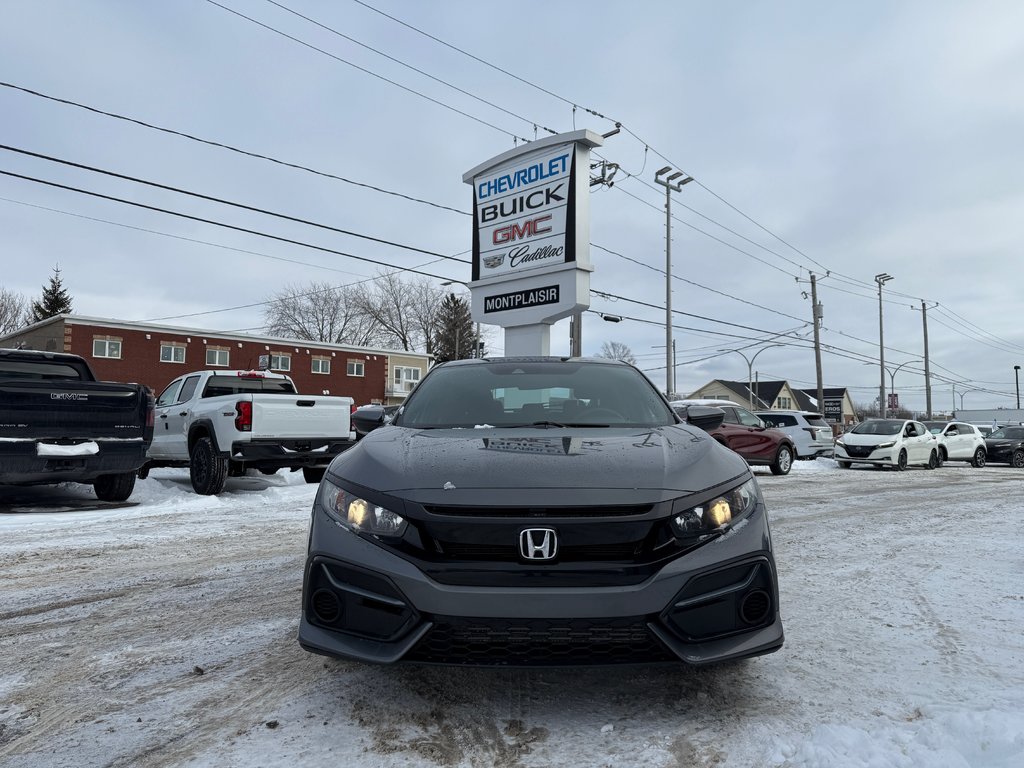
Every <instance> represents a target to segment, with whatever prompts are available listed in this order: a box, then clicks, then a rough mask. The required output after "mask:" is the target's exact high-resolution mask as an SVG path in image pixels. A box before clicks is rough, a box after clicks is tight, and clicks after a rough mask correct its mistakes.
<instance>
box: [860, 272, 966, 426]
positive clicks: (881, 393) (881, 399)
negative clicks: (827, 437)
mask: <svg viewBox="0 0 1024 768" xmlns="http://www.w3.org/2000/svg"><path fill="white" fill-rule="evenodd" d="M892 279H893V276H892V275H890V274H888V273H886V272H882V273H880V274H877V275H875V282H876V283H878V411H879V413H880V414H881V416H882V418H883V419H884V418H885V417H886V416H887V415H888V414H887V413H886V406H885V337H884V335H883V333H882V286H883V285H885V284H886V283H887V282H889V281H890V280H892ZM954 405H955V403H954Z"/></svg>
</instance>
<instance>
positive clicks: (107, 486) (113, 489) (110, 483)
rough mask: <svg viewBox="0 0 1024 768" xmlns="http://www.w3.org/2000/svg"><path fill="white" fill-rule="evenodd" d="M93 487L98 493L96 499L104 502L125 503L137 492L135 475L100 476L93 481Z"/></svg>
mask: <svg viewBox="0 0 1024 768" xmlns="http://www.w3.org/2000/svg"><path fill="white" fill-rule="evenodd" d="M92 487H93V490H95V491H96V497H97V498H99V499H100V500H102V501H124V500H125V499H127V498H128V497H129V496H131V495H132V491H134V490H135V473H134V472H119V473H118V474H116V475H100V476H99V477H97V478H96V479H95V480H94V481H93V484H92Z"/></svg>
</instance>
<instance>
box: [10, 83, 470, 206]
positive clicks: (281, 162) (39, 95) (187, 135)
mask: <svg viewBox="0 0 1024 768" xmlns="http://www.w3.org/2000/svg"><path fill="white" fill-rule="evenodd" d="M0 87H4V88H10V89H12V90H15V91H20V92H21V93H24V94H27V95H29V96H36V97H37V98H40V99H46V100H47V101H52V102H54V103H57V104H64V105H66V106H70V107H75V108H77V109H83V110H85V111H87V112H92V113H94V114H97V115H102V116H104V117H109V118H113V119H114V120H121V121H124V122H126V123H132V124H134V125H138V126H140V127H142V128H148V129H150V130H153V131H159V132H161V133H166V134H168V135H171V136H178V137H179V138H183V139H188V140H189V141H195V142H198V143H200V144H206V145H207V146H210V147H217V148H218V149H225V150H227V151H229V152H234V153H236V154H239V155H244V156H246V157H252V158H255V159H257V160H265V161H267V162H269V163H275V164H276V165H280V166H283V167H285V168H293V169H295V170H298V171H304V172H306V173H312V174H314V175H316V176H322V177H323V178H326V179H333V180H334V181H341V182H344V183H345V184H351V185H352V186H356V187H362V188H364V189H370V190H373V191H374V192H379V193H381V194H384V195H391V196H392V197H398V198H401V199H403V200H408V201H409V202H413V203H419V204H421V205H429V206H431V207H432V208H438V209H440V210H444V211H451V212H452V213H458V214H460V215H462V216H470V215H471V214H469V213H467V212H466V211H462V210H459V209H458V208H452V207H450V206H447V205H442V204H441V203H434V202H431V201H429V200H423V199H421V198H418V197H412V196H411V195H406V194H403V193H401V192H395V191H393V190H390V189H384V188H383V187H377V186H374V185H373V184H366V183H365V182H361V181H354V180H352V179H348V178H345V177H344V176H338V175H337V174H333V173H328V172H327V171H320V170H317V169H316V168H311V167H309V166H307V165H300V164H299V163H292V162H289V161H287V160H281V159H279V158H276V157H271V156H270V155H265V154H261V153H259V152H253V151H250V150H247V149H240V148H239V147H235V146H232V145H231V144H225V143H223V142H220V141H214V140H212V139H204V138H202V137H201V136H196V135H194V134H191V133H185V132H184V131H179V130H175V129H174V128H167V127H164V126H160V125H156V124H154V123H148V122H146V121H144V120H140V119H138V118H135V117H127V116H125V115H120V114H118V113H116V112H109V111H107V110H103V109H99V108H97V107H91V106H89V105H88V104H81V103H79V102H77V101H70V100H69V99H62V98H58V97H56V96H50V95H48V94H45V93H41V92H39V91H34V90H32V89H31V88H25V87H24V86H20V85H14V84H13V83H7V82H3V81H0Z"/></svg>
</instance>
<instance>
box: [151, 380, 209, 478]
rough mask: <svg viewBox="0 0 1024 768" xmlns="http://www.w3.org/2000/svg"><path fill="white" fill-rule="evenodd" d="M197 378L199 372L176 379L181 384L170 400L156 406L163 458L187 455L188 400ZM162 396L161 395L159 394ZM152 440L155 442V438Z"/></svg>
mask: <svg viewBox="0 0 1024 768" xmlns="http://www.w3.org/2000/svg"><path fill="white" fill-rule="evenodd" d="M199 379H200V376H199V374H195V375H193V376H185V377H184V378H182V379H180V380H178V381H180V385H181V386H180V387H177V388H176V389H175V391H174V392H173V393H172V397H171V398H169V399H171V400H172V401H171V402H168V403H166V404H165V405H164V406H163V407H162V408H160V407H158V408H157V411H156V430H157V434H159V435H160V442H161V443H162V445H163V447H162V452H161V454H160V455H161V456H162V457H163V458H166V459H184V458H187V457H188V433H187V432H186V428H187V426H188V415H189V409H188V402H189V401H190V400H191V399H192V396H193V395H194V394H195V392H196V386H197V385H198V384H199ZM168 389H170V387H168ZM164 392H167V390H164ZM162 397H163V395H161V398H162ZM158 404H159V401H158ZM153 442H154V443H155V442H156V440H154V441H153Z"/></svg>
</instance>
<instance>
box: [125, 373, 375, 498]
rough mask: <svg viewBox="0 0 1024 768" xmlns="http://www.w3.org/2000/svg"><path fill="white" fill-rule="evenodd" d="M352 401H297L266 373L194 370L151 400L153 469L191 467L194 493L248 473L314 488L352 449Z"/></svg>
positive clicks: (290, 387)
mask: <svg viewBox="0 0 1024 768" xmlns="http://www.w3.org/2000/svg"><path fill="white" fill-rule="evenodd" d="M353 403H354V401H353V400H352V398H351V397H327V396H321V395H300V394H298V393H297V392H296V391H295V383H294V382H293V381H292V380H291V379H290V378H289V377H287V376H285V375H283V374H280V373H271V372H269V371H228V370H219V371H216V370H214V371H195V372H194V373H187V374H185V375H183V376H179V377H178V378H176V379H175V380H174V381H172V382H171V383H170V384H168V385H167V388H166V389H164V391H163V392H162V393H161V394H160V397H158V398H157V401H156V412H155V427H154V430H153V443H152V445H150V447H149V451H148V453H147V457H148V461H147V463H146V465H145V466H144V467H143V468H142V469H140V470H139V476H140V477H145V476H146V475H147V474H148V472H149V470H150V469H151V468H153V467H184V466H187V467H188V468H189V474H190V476H191V479H192V488H193V489H195V492H196V493H201V494H205V495H211V494H218V493H220V492H221V491H222V490H223V489H224V483H225V480H226V478H227V477H228V476H229V475H231V476H236V475H243V474H245V470H246V469H249V468H254V469H258V470H260V471H261V472H264V473H265V474H273V473H274V472H276V471H277V470H279V469H281V468H282V467H287V468H288V469H290V470H292V471H293V472H294V471H297V470H299V469H301V470H302V474H303V476H304V477H305V479H306V482H309V483H318V482H320V478H322V477H323V474H324V470H325V469H326V468H327V465H328V464H330V463H331V459H333V458H334V457H335V456H337V455H338V454H339V453H341V452H342V451H344V450H346V449H347V448H349V447H351V446H352V445H354V444H355V441H356V435H355V433H354V432H352V425H351V418H350V417H351V412H352V406H353Z"/></svg>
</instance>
